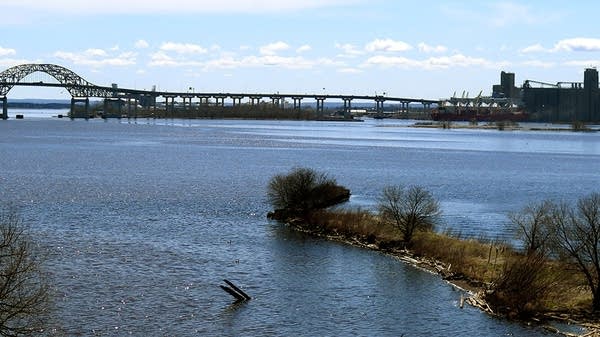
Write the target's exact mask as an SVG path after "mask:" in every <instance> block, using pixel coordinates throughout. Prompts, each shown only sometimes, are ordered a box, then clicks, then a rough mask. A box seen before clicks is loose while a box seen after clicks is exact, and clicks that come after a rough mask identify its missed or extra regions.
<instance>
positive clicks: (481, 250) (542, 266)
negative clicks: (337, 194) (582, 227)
mask: <svg viewBox="0 0 600 337" xmlns="http://www.w3.org/2000/svg"><path fill="white" fill-rule="evenodd" d="M306 225H308V226H309V227H310V228H309V229H310V230H311V231H318V232H320V233H321V234H326V235H337V236H342V237H344V238H348V239H356V240H358V241H360V242H363V243H365V244H371V243H374V244H377V245H378V246H379V247H381V248H402V247H404V245H403V244H402V243H401V238H402V235H401V233H400V232H399V231H398V229H396V228H395V227H393V226H391V225H386V224H383V223H382V222H380V221H379V219H378V217H377V216H375V215H374V214H373V213H371V212H369V211H365V210H360V209H334V210H320V211H316V212H313V213H311V214H310V215H309V216H308V218H307V223H306ZM409 248H410V252H411V253H412V254H414V255H415V256H419V257H422V258H425V259H433V260H435V261H437V262H438V263H440V264H442V265H444V266H445V267H446V268H447V269H448V272H449V274H452V275H453V277H456V278H464V279H466V280H468V281H469V284H471V285H478V286H479V287H480V289H487V290H494V291H495V295H494V296H496V297H495V300H497V301H499V302H498V303H497V307H501V306H504V307H511V308H513V309H514V308H515V307H518V310H520V311H522V312H526V313H527V314H531V313H538V312H559V313H566V312H568V313H570V314H572V313H573V312H584V311H585V309H586V308H589V307H590V304H591V300H592V296H591V292H590V291H589V289H588V288H587V287H586V286H585V284H586V283H585V280H584V279H583V277H582V275H581V274H580V273H578V272H577V271H576V269H574V268H572V266H568V265H565V264H564V263H561V262H558V261H554V260H549V259H543V260H541V261H530V260H528V258H527V257H526V256H524V255H522V254H520V253H519V252H517V251H515V250H514V249H513V248H512V247H510V246H508V245H507V244H505V243H502V242H494V241H485V240H477V239H472V238H460V237H457V236H453V235H451V234H447V233H446V234H445V233H434V232H417V233H416V234H415V236H414V237H413V240H412V241H411V243H410V245H409ZM538 262H539V263H538ZM534 269H535V270H534ZM532 271H535V272H537V273H539V275H538V276H537V277H536V278H535V280H534V281H531V282H533V283H529V285H527V286H529V287H537V288H536V289H533V288H532V289H531V291H532V292H533V291H536V292H538V293H539V296H537V297H531V298H529V299H528V301H529V303H527V304H524V303H521V302H519V301H522V299H524V296H523V294H529V293H528V292H527V291H525V292H524V293H523V292H519V291H515V290H514V289H517V290H518V288H519V284H518V283H519V282H526V280H527V277H525V276H528V275H526V273H530V272H532ZM519 273H521V274H522V275H520V274H519ZM511 287H512V288H511ZM540 287H542V288H543V289H540ZM507 289H508V290H507ZM510 289H512V290H510ZM490 300H492V298H490ZM511 301H512V302H511ZM509 314H512V313H509ZM518 314H521V313H518Z"/></svg>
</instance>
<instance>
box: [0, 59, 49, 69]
mask: <svg viewBox="0 0 600 337" xmlns="http://www.w3.org/2000/svg"><path fill="white" fill-rule="evenodd" d="M39 62H40V61H39V60H37V61H31V60H25V59H12V58H7V59H0V66H1V67H7V68H8V67H13V66H17V65H19V64H27V63H39Z"/></svg>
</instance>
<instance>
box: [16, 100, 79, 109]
mask: <svg viewBox="0 0 600 337" xmlns="http://www.w3.org/2000/svg"><path fill="white" fill-rule="evenodd" d="M8 107H9V108H13V109H68V108H70V107H71V100H68V99H35V98H14V99H10V98H9V99H8Z"/></svg>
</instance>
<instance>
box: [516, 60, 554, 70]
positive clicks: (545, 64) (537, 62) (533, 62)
mask: <svg viewBox="0 0 600 337" xmlns="http://www.w3.org/2000/svg"><path fill="white" fill-rule="evenodd" d="M522 65H524V66H526V67H532V68H545V69H548V68H553V67H555V66H556V63H555V62H547V61H540V60H529V61H524V62H522Z"/></svg>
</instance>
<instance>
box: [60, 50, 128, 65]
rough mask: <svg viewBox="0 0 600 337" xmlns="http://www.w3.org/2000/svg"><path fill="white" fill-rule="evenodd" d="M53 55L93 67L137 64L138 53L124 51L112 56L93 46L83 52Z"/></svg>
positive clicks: (64, 52) (65, 52) (63, 52)
mask: <svg viewBox="0 0 600 337" xmlns="http://www.w3.org/2000/svg"><path fill="white" fill-rule="evenodd" d="M53 56H54V57H56V58H58V59H60V60H63V61H68V62H71V63H73V64H79V65H87V66H92V67H102V66H117V67H123V66H130V65H134V64H136V57H137V54H136V53H133V52H124V53H121V54H119V55H113V56H111V55H109V54H108V53H107V52H106V51H105V50H102V49H94V48H92V49H87V50H84V51H82V52H67V51H57V52H55V53H54V54H53Z"/></svg>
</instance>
